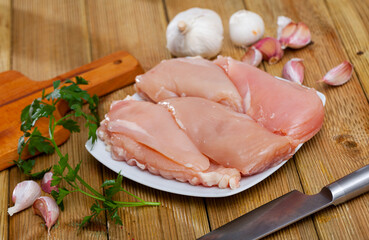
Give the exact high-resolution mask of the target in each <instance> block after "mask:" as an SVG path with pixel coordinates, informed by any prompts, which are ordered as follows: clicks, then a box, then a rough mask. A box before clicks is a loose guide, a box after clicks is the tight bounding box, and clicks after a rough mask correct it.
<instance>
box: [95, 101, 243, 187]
mask: <svg viewBox="0 0 369 240" xmlns="http://www.w3.org/2000/svg"><path fill="white" fill-rule="evenodd" d="M149 104H152V103H149ZM152 105H154V104H152ZM142 106H143V105H141V104H140V105H139V106H137V105H136V107H138V108H139V107H142ZM154 106H155V105H154ZM117 107H123V108H124V107H125V105H124V104H121V103H120V102H119V103H118V105H117V104H114V106H113V108H112V110H113V111H116V110H117V109H116V108H117ZM157 107H159V106H157ZM159 108H162V107H159ZM163 109H164V108H163ZM164 112H165V113H166V114H164V115H167V114H168V115H169V116H170V114H169V113H168V112H167V111H166V110H165V109H164ZM108 115H109V113H108ZM170 118H171V119H172V117H171V116H170ZM145 119H146V120H145V121H151V118H150V117H149V116H148V117H146V118H145ZM110 121H112V120H111V119H110V118H109V117H108V116H106V119H105V120H103V122H102V124H101V126H100V128H99V129H98V136H99V138H100V139H101V140H103V141H104V142H105V144H106V145H107V146H108V149H109V150H110V151H111V153H112V158H113V159H115V160H118V161H126V162H127V163H128V164H129V165H136V166H137V167H139V168H140V169H142V170H145V169H147V170H148V171H149V172H151V173H153V174H156V175H161V176H162V177H164V178H167V179H176V180H178V181H181V182H189V183H190V184H192V185H200V184H201V185H204V186H209V187H210V186H218V187H219V188H227V187H230V188H232V189H234V188H237V187H239V181H240V179H241V174H240V172H239V171H238V170H236V169H234V168H225V167H223V166H220V165H218V164H214V163H209V164H208V168H207V169H205V170H203V171H196V170H194V169H192V168H188V167H186V163H184V164H183V163H182V164H179V163H178V162H176V161H173V160H172V159H169V158H168V157H166V156H165V155H163V154H162V153H161V152H159V151H156V150H154V149H153V148H151V147H148V146H147V145H145V144H142V143H140V142H138V141H136V140H134V139H133V138H131V137H128V136H127V135H125V131H124V130H123V131H122V132H120V131H113V130H112V131H110V130H109V122H110ZM113 121H115V120H113ZM172 122H173V123H174V124H175V122H174V120H173V119H172ZM154 123H155V121H154ZM153 127H154V125H153ZM180 131H181V130H180ZM167 133H168V132H163V135H165V134H167ZM171 136H172V137H173V138H172V141H171V142H175V141H176V139H177V136H175V135H173V134H172V135H171ZM179 138H181V137H179ZM171 142H168V146H172V147H173V145H172V144H171ZM181 144H183V142H182V143H181ZM190 144H192V143H190ZM174 149H176V147H174ZM196 154H198V155H201V153H199V152H197V153H196ZM192 156H193V155H192ZM198 158H205V159H206V160H207V158H206V157H204V156H200V157H198ZM188 160H189V161H190V162H191V164H192V165H193V164H195V163H193V162H192V159H189V158H188Z"/></svg>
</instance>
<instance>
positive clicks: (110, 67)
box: [0, 51, 143, 171]
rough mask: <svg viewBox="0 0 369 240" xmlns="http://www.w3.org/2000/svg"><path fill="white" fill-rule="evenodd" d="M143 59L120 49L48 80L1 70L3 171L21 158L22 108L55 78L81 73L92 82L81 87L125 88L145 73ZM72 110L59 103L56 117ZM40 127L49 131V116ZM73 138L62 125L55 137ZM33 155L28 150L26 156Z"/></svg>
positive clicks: (102, 92) (90, 90)
mask: <svg viewBox="0 0 369 240" xmlns="http://www.w3.org/2000/svg"><path fill="white" fill-rule="evenodd" d="M142 73H143V70H142V68H141V66H140V64H139V62H138V61H137V60H136V59H135V58H134V57H133V56H132V55H130V54H129V53H127V52H123V51H121V52H116V53H113V54H111V55H109V56H106V57H104V58H101V59H99V60H96V61H94V62H91V63H89V64H86V65H84V66H82V67H79V68H76V69H74V70H72V71H70V72H67V73H65V74H62V75H59V76H57V77H55V78H53V79H50V80H47V81H33V80H31V79H29V78H27V77H26V76H24V75H23V74H22V73H20V72H17V71H7V72H4V73H0V92H1V94H0V115H2V116H7V117H6V119H5V120H4V121H2V122H0V171H1V170H3V169H5V168H8V167H10V166H12V165H13V163H12V161H13V160H16V159H18V153H17V143H18V139H19V137H20V136H22V134H23V133H22V132H21V131H20V125H21V122H20V114H21V111H22V109H24V108H25V107H26V106H27V105H29V104H31V103H32V101H33V100H34V99H36V98H38V97H41V92H42V89H45V92H46V93H49V92H52V91H53V82H54V81H56V80H61V81H65V80H66V79H73V78H74V77H76V76H81V77H83V78H84V79H86V80H87V81H88V85H82V86H81V88H82V89H84V90H86V91H87V92H88V93H89V94H91V95H94V94H96V95H97V96H103V95H106V94H108V93H110V92H112V91H114V90H117V89H120V88H123V87H125V86H127V85H129V84H131V83H133V82H134V79H135V76H137V75H138V74H142ZM67 111H68V106H67V104H59V105H58V108H57V111H56V112H55V114H56V117H57V118H59V117H62V116H63V115H64V114H65V113H66V112H67ZM37 127H38V128H39V130H40V131H41V133H42V134H48V121H47V119H40V121H39V122H38V123H37ZM68 138H69V132H68V131H67V130H65V129H63V128H62V127H60V126H58V127H57V128H56V129H55V141H56V142H57V144H58V145H59V144H62V143H63V142H65V141H66V140H67V139H68ZM29 157H30V155H29V154H28V153H27V152H24V154H23V155H22V158H23V159H27V158H29Z"/></svg>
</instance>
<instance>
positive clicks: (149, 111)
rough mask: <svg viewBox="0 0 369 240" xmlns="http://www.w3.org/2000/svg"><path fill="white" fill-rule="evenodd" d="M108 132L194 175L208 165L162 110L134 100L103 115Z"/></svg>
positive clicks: (124, 102) (120, 102) (157, 106)
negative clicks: (155, 153)
mask: <svg viewBox="0 0 369 240" xmlns="http://www.w3.org/2000/svg"><path fill="white" fill-rule="evenodd" d="M105 119H106V120H107V121H106V122H104V124H106V125H107V130H108V131H109V132H112V133H122V134H124V135H125V136H127V137H130V138H132V139H133V140H135V141H137V142H139V143H141V144H143V145H145V146H147V147H149V148H151V149H153V150H155V151H157V152H159V153H160V154H162V155H164V156H165V157H167V158H169V159H170V160H172V161H174V162H176V163H178V164H180V165H183V166H185V167H186V168H190V169H193V170H195V171H204V170H206V169H208V168H209V166H210V163H209V159H207V158H206V157H205V156H204V155H202V154H201V153H200V152H199V150H198V149H197V148H196V147H195V145H194V144H193V143H192V142H191V140H190V139H189V138H188V137H187V136H186V134H185V133H184V132H183V131H182V130H181V129H180V128H179V127H178V126H177V124H176V122H175V121H173V118H172V116H171V114H170V113H168V111H166V109H165V108H163V107H162V106H159V105H156V104H153V103H150V102H144V101H135V100H123V101H118V102H114V103H113V104H112V106H111V108H110V111H109V112H108V113H107V114H106V116H105Z"/></svg>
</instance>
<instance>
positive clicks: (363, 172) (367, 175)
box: [325, 165, 369, 206]
mask: <svg viewBox="0 0 369 240" xmlns="http://www.w3.org/2000/svg"><path fill="white" fill-rule="evenodd" d="M325 188H327V189H328V190H329V191H330V192H331V194H332V204H334V205H336V206H337V205H338V204H340V203H343V202H346V201H347V200H350V199H352V198H354V197H357V196H359V195H361V194H363V193H365V192H368V191H369V165H366V166H364V167H362V168H360V169H359V170H356V171H355V172H353V173H351V174H349V175H347V176H345V177H343V178H341V179H338V180H337V181H335V182H333V183H331V184H329V185H327V186H325Z"/></svg>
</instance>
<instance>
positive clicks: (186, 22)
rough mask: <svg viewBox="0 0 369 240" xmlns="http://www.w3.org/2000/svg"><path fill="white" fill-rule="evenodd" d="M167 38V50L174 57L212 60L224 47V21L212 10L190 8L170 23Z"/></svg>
mask: <svg viewBox="0 0 369 240" xmlns="http://www.w3.org/2000/svg"><path fill="white" fill-rule="evenodd" d="M166 36H167V48H168V49H169V51H170V52H171V53H172V54H173V55H174V56H177V57H186V56H202V57H204V58H211V57H214V56H216V55H217V54H218V53H219V52H220V49H221V47H222V42H223V25H222V20H221V19H220V17H219V15H218V14H217V13H216V12H214V11H212V10H210V9H202V8H190V9H188V10H186V11H184V12H180V13H179V14H177V15H176V16H175V17H174V18H173V19H172V21H170V23H169V25H168V27H167V32H166Z"/></svg>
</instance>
